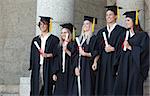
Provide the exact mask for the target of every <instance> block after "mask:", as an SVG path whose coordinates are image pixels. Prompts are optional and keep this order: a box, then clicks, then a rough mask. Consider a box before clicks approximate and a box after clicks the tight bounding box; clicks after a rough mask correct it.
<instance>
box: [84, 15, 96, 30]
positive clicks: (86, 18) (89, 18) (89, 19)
mask: <svg viewBox="0 0 150 96" xmlns="http://www.w3.org/2000/svg"><path fill="white" fill-rule="evenodd" d="M85 20H88V21H90V22H91V23H92V32H94V28H95V24H97V18H95V17H91V16H84V21H85Z"/></svg>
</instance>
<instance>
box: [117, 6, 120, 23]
mask: <svg viewBox="0 0 150 96" xmlns="http://www.w3.org/2000/svg"><path fill="white" fill-rule="evenodd" d="M117 17H118V20H119V19H120V9H119V7H117Z"/></svg>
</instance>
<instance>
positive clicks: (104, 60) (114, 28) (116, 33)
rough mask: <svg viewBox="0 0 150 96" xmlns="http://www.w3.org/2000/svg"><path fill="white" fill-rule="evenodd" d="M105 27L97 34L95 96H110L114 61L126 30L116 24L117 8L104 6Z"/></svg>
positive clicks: (113, 76) (113, 77)
mask: <svg viewBox="0 0 150 96" xmlns="http://www.w3.org/2000/svg"><path fill="white" fill-rule="evenodd" d="M105 8H106V9H107V10H106V23H107V25H106V27H104V28H102V29H100V30H99V32H98V34H97V44H96V45H97V47H98V48H97V49H98V50H97V51H98V52H99V60H98V61H97V64H98V67H97V69H98V72H97V80H96V92H95V94H96V95H112V93H113V86H114V81H115V75H116V73H115V66H114V61H115V59H116V57H117V54H118V53H119V52H120V50H121V45H122V42H123V40H124V35H125V32H126V29H125V28H123V27H121V26H120V25H118V24H117V23H116V20H117V15H118V12H117V10H119V9H121V7H118V6H106V7H105ZM104 32H105V34H106V38H107V42H108V45H107V46H106V44H105V42H106V41H105V40H104V37H103V33H104Z"/></svg>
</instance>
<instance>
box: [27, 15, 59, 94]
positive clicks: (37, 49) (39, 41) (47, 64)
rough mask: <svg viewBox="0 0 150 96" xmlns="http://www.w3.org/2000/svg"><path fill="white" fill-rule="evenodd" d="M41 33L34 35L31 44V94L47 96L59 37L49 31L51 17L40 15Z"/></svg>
mask: <svg viewBox="0 0 150 96" xmlns="http://www.w3.org/2000/svg"><path fill="white" fill-rule="evenodd" d="M40 18H41V19H40V22H39V25H38V26H39V28H40V30H41V34H40V35H38V36H36V37H34V38H33V40H32V44H31V52H30V68H29V70H31V91H30V95H31V96H49V95H51V94H52V81H53V80H52V78H53V79H54V80H55V79H56V78H55V75H54V73H55V67H56V66H54V65H56V64H55V58H56V56H57V54H56V53H57V52H56V48H57V46H58V43H59V39H58V38H57V37H56V36H54V35H52V34H51V33H50V32H49V30H50V29H49V28H50V27H51V19H52V18H51V17H44V16H40Z"/></svg>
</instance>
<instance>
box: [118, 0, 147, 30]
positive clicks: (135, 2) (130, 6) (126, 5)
mask: <svg viewBox="0 0 150 96" xmlns="http://www.w3.org/2000/svg"><path fill="white" fill-rule="evenodd" d="M116 4H117V5H118V6H121V7H123V9H122V10H121V12H120V13H121V14H120V15H121V16H120V17H121V19H120V20H118V23H119V24H121V25H123V26H125V20H124V17H125V16H123V15H122V14H123V13H124V12H126V11H132V10H136V8H138V9H140V10H141V11H140V12H139V20H140V24H141V27H142V28H143V29H144V27H145V25H144V24H145V23H144V13H145V12H144V0H116Z"/></svg>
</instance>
